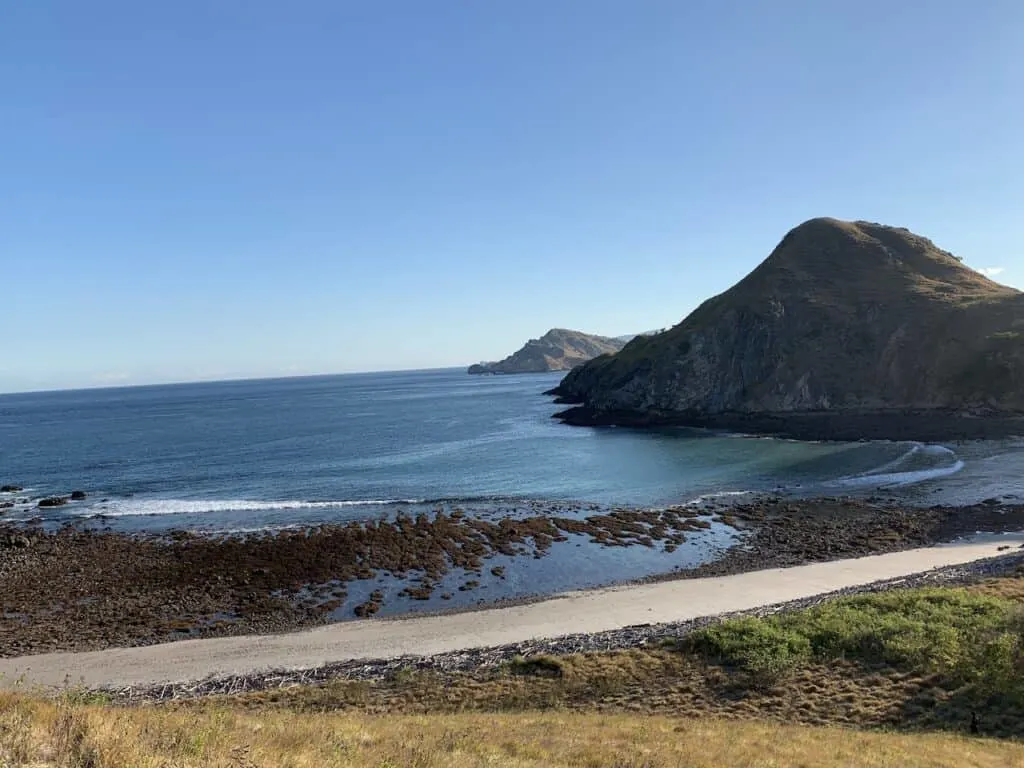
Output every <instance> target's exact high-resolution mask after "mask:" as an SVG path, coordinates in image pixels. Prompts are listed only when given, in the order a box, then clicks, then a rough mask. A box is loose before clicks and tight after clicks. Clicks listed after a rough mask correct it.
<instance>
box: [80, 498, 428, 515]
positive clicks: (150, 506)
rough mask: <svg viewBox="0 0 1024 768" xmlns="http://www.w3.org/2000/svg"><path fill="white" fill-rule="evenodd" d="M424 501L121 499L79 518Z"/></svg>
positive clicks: (417, 501)
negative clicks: (99, 515)
mask: <svg viewBox="0 0 1024 768" xmlns="http://www.w3.org/2000/svg"><path fill="white" fill-rule="evenodd" d="M422 503H424V500H423V499H366V500H362V501H360V500H355V499H346V500H343V501H296V500H289V501H254V500H249V499H139V500H134V499H124V500H114V501H110V502H107V503H106V504H102V505H97V506H94V507H90V508H89V509H87V510H81V514H88V515H95V514H102V515H106V516H107V517H154V516H157V515H200V514H208V513H215V512H262V511H271V510H294V509H342V508H346V507H379V506H387V505H392V504H422Z"/></svg>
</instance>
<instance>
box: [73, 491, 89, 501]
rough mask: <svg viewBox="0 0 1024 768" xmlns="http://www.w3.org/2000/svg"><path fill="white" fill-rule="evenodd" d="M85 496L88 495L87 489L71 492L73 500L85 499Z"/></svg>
mask: <svg viewBox="0 0 1024 768" xmlns="http://www.w3.org/2000/svg"><path fill="white" fill-rule="evenodd" d="M85 496H86V494H85V491H72V492H71V500H72V501H85Z"/></svg>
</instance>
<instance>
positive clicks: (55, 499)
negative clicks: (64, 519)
mask: <svg viewBox="0 0 1024 768" xmlns="http://www.w3.org/2000/svg"><path fill="white" fill-rule="evenodd" d="M67 503H68V497H67V496H48V497H47V498H45V499H40V500H39V506H40V507H63V506H64V505H65V504H67Z"/></svg>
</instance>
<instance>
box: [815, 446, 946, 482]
mask: <svg viewBox="0 0 1024 768" xmlns="http://www.w3.org/2000/svg"><path fill="white" fill-rule="evenodd" d="M963 468H964V462H963V460H962V459H961V458H960V457H959V456H958V455H957V454H956V452H955V451H953V450H952V449H951V448H947V447H946V446H944V445H925V444H923V443H915V444H914V445H912V446H911V447H910V449H908V450H907V451H906V453H904V454H902V455H901V456H898V457H897V458H895V459H893V460H892V461H889V462H886V463H885V464H882V465H881V466H878V467H875V468H874V469H871V470H868V471H867V472H864V473H861V474H859V475H853V476H850V477H843V478H840V479H838V480H834V481H832V482H830V483H827V484H826V485H827V486H828V487H837V488H880V489H884V488H897V487H902V486H907V485H915V484H917V483H923V482H927V481H928V480H935V479H937V478H940V477H948V476H950V475H955V474H956V473H957V472H959V471H960V470H962V469H963Z"/></svg>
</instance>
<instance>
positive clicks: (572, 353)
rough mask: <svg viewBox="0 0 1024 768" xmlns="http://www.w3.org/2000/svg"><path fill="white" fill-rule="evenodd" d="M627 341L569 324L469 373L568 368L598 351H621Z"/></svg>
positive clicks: (590, 358)
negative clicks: (583, 330)
mask: <svg viewBox="0 0 1024 768" xmlns="http://www.w3.org/2000/svg"><path fill="white" fill-rule="evenodd" d="M625 343H626V341H625V340H624V339H621V338H615V339H612V338H608V337H607V336H594V335H593V334H589V333H581V332H580V331H570V330H568V329H566V328H552V329H551V330H550V331H548V332H547V333H545V334H544V335H543V336H541V337H540V338H539V339H530V340H529V341H528V342H526V344H524V345H523V347H522V348H521V349H519V350H518V351H517V352H514V353H513V354H511V355H509V356H508V357H506V358H505V359H504V360H500V361H499V362H496V363H480V364H478V365H472V366H470V368H469V372H470V373H476V374H480V373H543V372H545V371H568V370H570V369H572V368H575V367H576V366H578V365H581V364H583V363H585V362H587V361H588V360H592V359H594V358H595V357H597V356H598V355H604V354H608V353H611V352H618V351H619V350H620V349H622V347H623V346H624V345H625Z"/></svg>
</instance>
